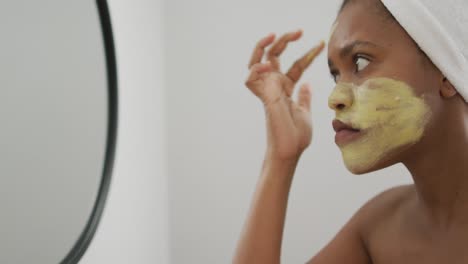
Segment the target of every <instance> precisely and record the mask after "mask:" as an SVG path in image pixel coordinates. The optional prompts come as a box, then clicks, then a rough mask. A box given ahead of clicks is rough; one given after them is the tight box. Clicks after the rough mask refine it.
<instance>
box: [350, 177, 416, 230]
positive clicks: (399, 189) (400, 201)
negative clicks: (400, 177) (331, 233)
mask: <svg viewBox="0 0 468 264" xmlns="http://www.w3.org/2000/svg"><path fill="white" fill-rule="evenodd" d="M414 194H415V189H414V185H413V184H410V185H400V186H396V187H392V188H389V189H387V190H385V191H383V192H381V193H379V194H377V195H376V196H374V197H373V198H371V199H370V200H369V201H368V202H367V203H365V204H364V205H363V206H362V207H361V208H360V209H359V211H358V212H357V213H356V216H357V217H358V218H359V222H360V224H359V226H360V229H361V235H362V236H363V237H366V234H368V233H369V232H371V231H373V230H374V229H375V228H376V227H377V226H378V225H379V224H381V223H382V222H384V221H389V220H391V219H394V217H395V216H398V215H399V214H400V213H401V212H402V208H403V206H404V205H405V204H407V203H408V202H409V201H410V199H411V198H412V197H413V195H414Z"/></svg>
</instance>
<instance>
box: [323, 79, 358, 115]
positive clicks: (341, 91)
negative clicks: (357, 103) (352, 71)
mask: <svg viewBox="0 0 468 264" xmlns="http://www.w3.org/2000/svg"><path fill="white" fill-rule="evenodd" d="M353 101H354V95H353V90H352V87H350V86H349V85H343V84H338V85H337V86H336V87H335V89H334V90H333V92H332V94H331V95H330V97H329V98H328V107H330V109H332V110H335V111H344V110H346V109H348V108H350V107H351V106H352V105H353Z"/></svg>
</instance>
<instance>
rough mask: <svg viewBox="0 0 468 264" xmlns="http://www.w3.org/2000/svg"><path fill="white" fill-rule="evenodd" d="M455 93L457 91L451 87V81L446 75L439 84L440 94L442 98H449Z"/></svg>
mask: <svg viewBox="0 0 468 264" xmlns="http://www.w3.org/2000/svg"><path fill="white" fill-rule="evenodd" d="M457 94H458V92H457V90H456V89H455V87H453V85H452V83H451V82H450V81H449V80H448V79H447V78H446V77H443V79H442V83H441V86H440V96H442V97H443V98H451V97H453V96H455V95H457Z"/></svg>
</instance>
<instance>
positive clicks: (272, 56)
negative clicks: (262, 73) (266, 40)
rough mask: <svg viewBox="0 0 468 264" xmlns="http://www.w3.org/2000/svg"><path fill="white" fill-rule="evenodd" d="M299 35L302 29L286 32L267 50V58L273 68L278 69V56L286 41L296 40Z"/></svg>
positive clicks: (284, 47)
mask: <svg viewBox="0 0 468 264" xmlns="http://www.w3.org/2000/svg"><path fill="white" fill-rule="evenodd" d="M301 36H302V30H297V31H294V32H290V33H286V34H284V35H283V36H282V37H281V38H279V39H278V40H277V41H276V42H275V43H274V44H273V46H272V47H271V48H270V49H269V50H268V53H267V59H268V60H269V61H271V63H272V65H273V68H274V69H275V70H278V71H279V70H280V63H279V56H280V55H281V53H283V51H284V50H285V49H286V46H287V45H288V43H289V42H291V41H296V40H298V39H299V38H300V37H301Z"/></svg>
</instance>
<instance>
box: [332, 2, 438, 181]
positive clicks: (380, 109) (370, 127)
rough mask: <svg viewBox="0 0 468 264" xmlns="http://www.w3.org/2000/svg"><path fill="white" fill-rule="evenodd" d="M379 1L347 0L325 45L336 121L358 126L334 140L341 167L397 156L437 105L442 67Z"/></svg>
mask: <svg viewBox="0 0 468 264" xmlns="http://www.w3.org/2000/svg"><path fill="white" fill-rule="evenodd" d="M376 2H377V0H361V1H355V2H353V3H350V4H349V5H348V6H346V7H345V8H344V10H343V11H342V12H341V13H340V14H339V15H338V17H337V19H336V23H335V24H334V25H333V27H332V32H331V36H330V40H329V45H328V58H329V66H330V72H331V73H332V75H333V76H334V78H335V81H336V83H337V85H336V87H335V88H334V90H333V91H332V93H331V95H330V97H329V105H330V108H332V109H333V110H335V112H336V119H337V120H339V121H342V122H343V123H346V124H349V125H351V126H353V127H354V128H356V129H358V130H359V132H358V133H357V134H356V135H354V137H353V138H354V139H352V140H351V141H350V140H348V141H343V140H341V141H337V144H338V146H339V147H340V150H341V152H342V155H343V159H344V162H345V164H346V166H347V168H348V169H349V170H350V171H351V172H353V173H355V174H361V173H366V172H370V171H374V170H377V169H381V168H384V167H387V166H390V165H393V164H395V163H397V162H400V161H402V159H403V156H404V155H405V154H408V153H409V150H410V149H411V147H414V146H416V145H417V144H416V143H418V142H420V141H421V139H422V138H423V137H424V136H425V135H426V134H427V131H428V127H429V126H431V124H434V123H435V122H434V117H435V116H438V112H440V111H439V109H440V100H438V99H439V98H440V95H439V86H440V83H441V82H442V81H443V76H442V75H441V74H440V71H438V69H437V68H436V67H435V66H434V65H433V64H432V63H431V62H430V60H428V59H427V58H426V57H425V56H424V55H423V54H422V53H421V52H420V51H419V49H418V47H417V45H416V44H415V43H414V42H413V40H412V39H411V37H410V36H409V35H408V34H407V33H406V32H405V31H404V29H403V28H402V27H401V26H400V25H399V24H398V23H397V22H395V21H392V20H391V19H389V18H385V17H383V15H382V13H381V12H377V11H376V10H377V7H376V4H380V3H376Z"/></svg>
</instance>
